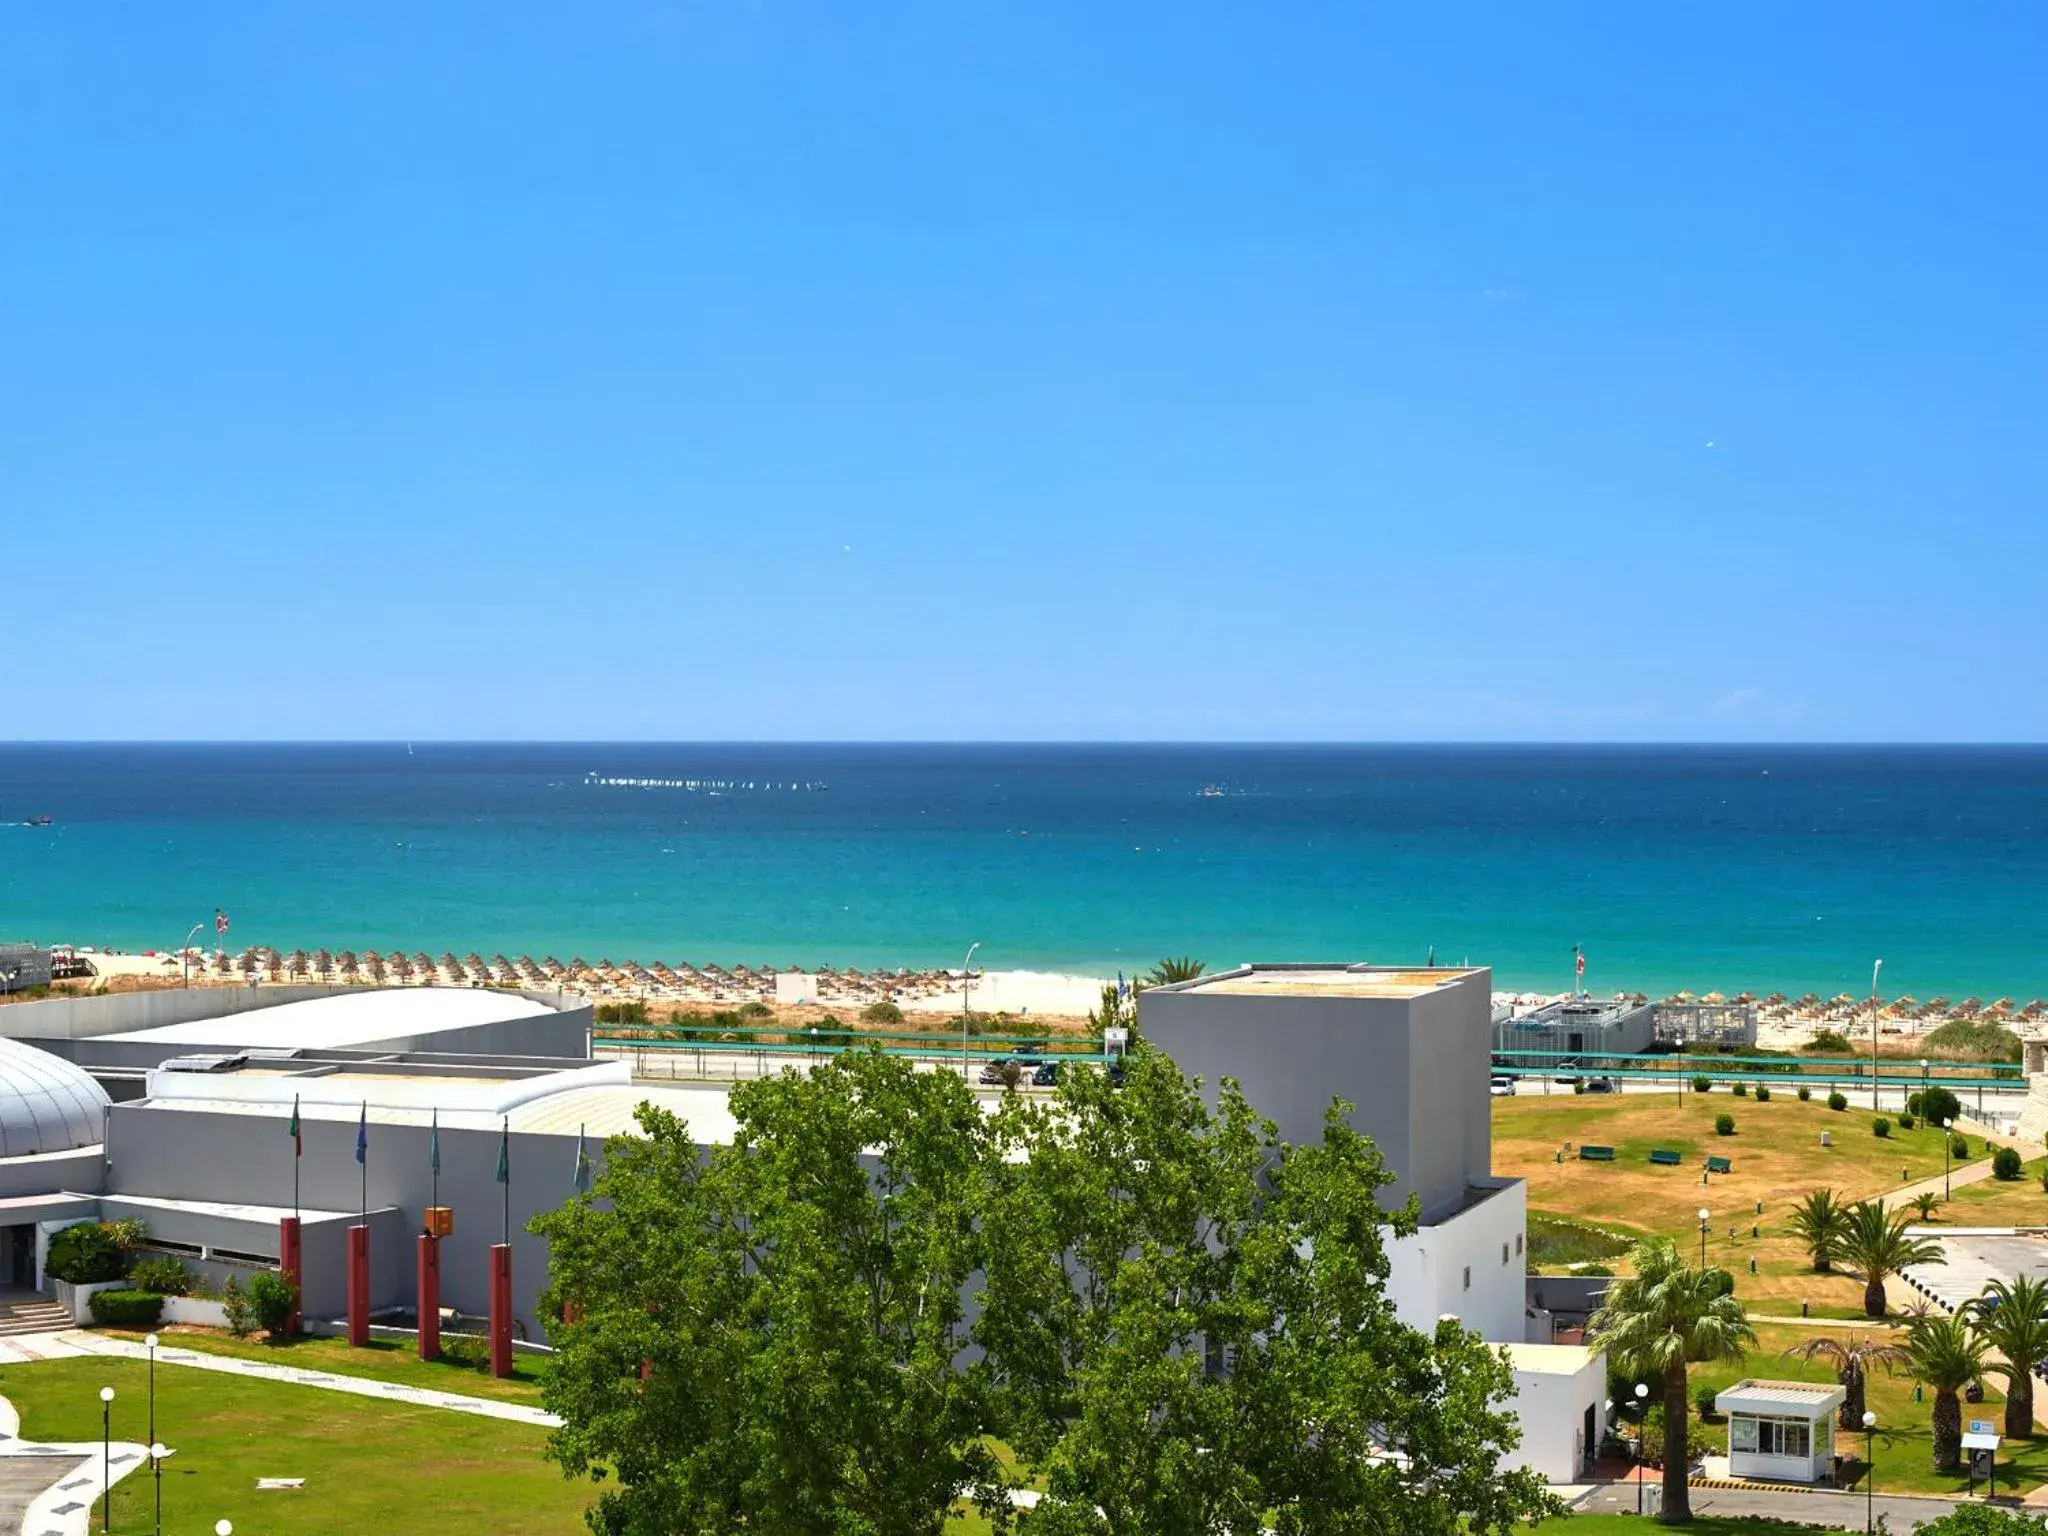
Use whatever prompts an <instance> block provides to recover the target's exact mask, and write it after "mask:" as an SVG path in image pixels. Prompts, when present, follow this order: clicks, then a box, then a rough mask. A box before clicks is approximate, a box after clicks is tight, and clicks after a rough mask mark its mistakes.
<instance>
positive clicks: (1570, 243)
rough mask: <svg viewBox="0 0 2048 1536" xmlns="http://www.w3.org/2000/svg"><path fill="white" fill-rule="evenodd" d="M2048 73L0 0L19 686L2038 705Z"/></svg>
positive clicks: (50, 720) (1470, 34)
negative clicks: (61, 682)
mask: <svg viewBox="0 0 2048 1536" xmlns="http://www.w3.org/2000/svg"><path fill="white" fill-rule="evenodd" d="M2044 66H2048V12H2043V11H2042V10H2040V9H2039V8H2037V7H2032V6H2025V5H2008V6H1995V7H1994V6H1945V7H1936V8H1929V7H1925V6H1918V7H1907V6H1887V5H1875V6H1873V5H1849V4H1837V5H1826V4H1823V5H1810V6H1793V7H1785V6H1762V5H1754V6H1732V7H1731V6H1711V7H1702V6H1690V7H1672V6H1661V5H1624V4H1608V5H1566V6H1529V5H1517V4H1501V5H1498V6H1463V7H1461V6H1452V5H1412V6H1393V5H1388V6H1370V7H1368V6H1356V5H1327V6H1315V5H1311V6H1279V7H1276V6H1266V5H1248V4H1244V3H1241V0H1240V3H1232V4H1227V5H1208V4H1189V3H1186V0H1176V3H1173V4H1170V5H1169V4H1130V5H1117V6H1103V5H1064V4H1051V3H1046V0H1031V3H1029V4H1015V3H972V4H961V3H959V0H943V3H931V4H917V5H912V4H890V3H886V0H883V3H876V4H865V3H863V4H857V5H856V4H832V5H825V4H788V3H783V0H759V3H753V4H745V3H728V0H689V3H668V4H659V3H641V4H588V5H561V4H531V5H527V4H503V3H494V4H488V5H486V4H475V5H418V6H415V5H403V6H401V5H388V6H376V7H369V8H364V7H362V6H355V5H338V4H336V5H285V6H272V5H256V4H249V5H243V6H219V5H206V4H199V3H187V4H180V5H175V6H155V7H150V6H138V7H125V8H114V7H103V6H90V5H72V4H61V3H54V0H51V3H41V4H30V3H27V0H0V101H4V102H5V103H6V107H5V109H4V111H0V527H4V529H5V539H4V548H5V550H6V554H7V557H8V560H9V563H10V565H11V566H12V567H13V570H12V572H11V579H10V581H9V583H8V586H7V590H6V593H5V596H4V599H0V636H4V638H5V640H6V642H7V643H6V651H7V654H8V657H9V660H10V663H11V666H10V671H11V672H12V673H13V674H14V675H15V677H16V684H15V685H14V686H13V687H12V688H11V689H10V692H11V693H12V694H13V696H14V697H15V698H16V700H17V710H18V708H19V704H20V701H21V699H22V697H23V695H22V693H21V692H20V686H21V682H22V679H23V678H24V677H26V678H28V679H32V680H33V681H34V683H36V684H37V685H52V684H55V683H57V682H58V681H59V680H65V681H68V682H69V683H70V684H71V685H72V686H73V688H74V689H75V691H76V695H77V698H78V704H77V705H76V707H75V708H72V709H67V710H65V711H63V712H61V713H50V714H44V713H41V712H39V711H37V710H31V711H29V712H28V713H27V714H26V715H24V714H22V713H20V712H17V713H15V714H14V715H13V716H12V718H11V719H10V721H9V723H8V725H7V726H6V727H4V729H5V730H6V731H8V732H9V733H12V734H20V735H36V736H72V737H82V736H112V737H130V738H156V737H194V736H208V737H223V736H225V737H241V736H255V737H284V738H303V737H386V738H397V737H418V738H444V737H446V738H455V737H486V738H497V737H556V736H560V737H577V738H589V737H653V738H712V737H717V738H728V737H738V738H745V737H808V738H825V737H847V738H855V737H861V738H866V737H884V738H887V737H912V738H928V739H930V738H951V737H967V738H991V737H994V738H1002V737H1014V738H1278V739H1297V740H1301V739H1321V738H1340V739H1377V738H1424V739H1491V738H1502V739H1532V738H1533V739H1646V738H1647V739H1665V740H1690V739H1731V738H1733V739H1811V740H1837V739H1881V740H1980V739H1992V740H2042V739H2048V668H2044V666H2043V661H2044V658H2048V619H2044V614H2048V512H2044V506H2043V497H2044V491H2048V475H2044V462H2048V461H2044V454H2048V440H2044V435H2043V433H2044V426H2048V323H2044V322H2048V278H2044V273H2043V267H2042V262H2043V253H2044V251H2048V227H2044V226H2048V211H2044V210H2048V200H2044V198H2043V195H2042V189H2043V187H2044V186H2048V164H2044V161H2048V89H2044V84H2043V82H2044V78H2048V67H2044ZM1709 445H1711V446H1709ZM43 697H44V699H45V701H47V699H48V694H47V693H45V694H44V696H43Z"/></svg>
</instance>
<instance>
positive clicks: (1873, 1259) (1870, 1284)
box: [1837, 1200, 1943, 1317]
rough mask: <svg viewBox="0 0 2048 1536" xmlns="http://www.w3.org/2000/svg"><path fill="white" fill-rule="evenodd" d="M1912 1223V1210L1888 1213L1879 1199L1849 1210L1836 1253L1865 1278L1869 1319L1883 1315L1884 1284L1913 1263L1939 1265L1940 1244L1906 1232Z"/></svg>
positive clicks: (1864, 1291) (1864, 1301) (1864, 1300)
mask: <svg viewBox="0 0 2048 1536" xmlns="http://www.w3.org/2000/svg"><path fill="white" fill-rule="evenodd" d="M1912 1224H1913V1213H1912V1212H1911V1211H1899V1212H1896V1213H1887V1212H1886V1210H1885V1208H1884V1205H1883V1204H1882V1203H1881V1202H1879V1201H1876V1200H1859V1201H1857V1202H1856V1203H1855V1204H1854V1205H1852V1206H1850V1207H1849V1224H1848V1226H1847V1228H1845V1229H1844V1231H1843V1234H1842V1241H1841V1244H1840V1247H1839V1249H1838V1251H1837V1257H1839V1258H1840V1259H1841V1260H1842V1262H1843V1263H1845V1264H1847V1265H1848V1266H1849V1267H1850V1268H1851V1269H1853V1270H1855V1271H1856V1273H1857V1274H1859V1275H1861V1276H1862V1277H1863V1311H1864V1314H1865V1315H1866V1316H1869V1317H1883V1316H1884V1282H1885V1277H1886V1276H1887V1275H1896V1274H1897V1273H1898V1272H1899V1271H1900V1270H1902V1269H1904V1268H1906V1267H1907V1266H1908V1265H1910V1264H1940V1263H1942V1262H1943V1259H1942V1256H1941V1244H1939V1243H1938V1242H1936V1241H1935V1240H1934V1239H1933V1238H1931V1237H1912V1236H1909V1235H1908V1234H1907V1232H1906V1229H1907V1228H1908V1227H1909V1226H1911V1225H1912Z"/></svg>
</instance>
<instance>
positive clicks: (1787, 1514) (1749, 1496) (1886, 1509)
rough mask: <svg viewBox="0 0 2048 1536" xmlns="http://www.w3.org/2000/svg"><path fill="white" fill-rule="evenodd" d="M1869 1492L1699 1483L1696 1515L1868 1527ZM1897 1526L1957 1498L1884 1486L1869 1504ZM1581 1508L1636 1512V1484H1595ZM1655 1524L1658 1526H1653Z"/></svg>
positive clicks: (1919, 1521)
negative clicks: (1890, 1489)
mask: <svg viewBox="0 0 2048 1536" xmlns="http://www.w3.org/2000/svg"><path fill="white" fill-rule="evenodd" d="M1865 1499H1866V1495H1865V1494H1863V1493H1860V1492H1858V1493H1832V1492H1827V1493H1792V1492H1786V1493H1780V1492H1778V1491H1777V1490H1776V1489H1771V1488H1695V1489H1693V1490H1692V1512H1693V1513H1694V1514H1695V1515H1764V1516H1768V1517H1769V1518H1771V1519H1774V1520H1796V1521H1798V1522H1799V1523H1800V1524H1802V1525H1823V1526H1828V1527H1830V1528H1832V1529H1835V1530H1842V1531H1860V1530H1863V1529H1864V1528H1865V1526H1864V1520H1865V1518H1866V1504H1865ZM1869 1507H1872V1508H1874V1509H1875V1511H1876V1513H1877V1514H1878V1515H1880V1516H1882V1517H1883V1518H1884V1519H1885V1520H1886V1522H1888V1524H1889V1525H1890V1527H1891V1529H1892V1530H1894V1531H1897V1532H1902V1533H1903V1532H1906V1531H1910V1530H1912V1529H1913V1528H1914V1527H1915V1526H1918V1525H1923V1524H1925V1523H1926V1522H1928V1521H1930V1520H1939V1519H1940V1518H1941V1517H1942V1516H1943V1515H1946V1514H1948V1513H1949V1512H1950V1511H1952V1510H1953V1509H1954V1508H1955V1507H1956V1501H1955V1500H1953V1499H1928V1498H1916V1497H1912V1496H1910V1495H1905V1494H1886V1493H1884V1492H1882V1491H1880V1492H1879V1493H1878V1495H1877V1498H1876V1500H1875V1502H1874V1505H1872V1506H1869ZM1572 1508H1573V1510H1574V1511H1576V1512H1578V1513H1580V1514H1606V1515H1614V1514H1631V1515H1632V1514H1634V1513H1635V1510H1636V1489H1635V1484H1634V1483H1632V1482H1630V1483H1609V1484H1607V1485H1606V1486H1604V1487H1601V1488H1597V1489H1595V1490H1594V1491H1593V1492H1592V1493H1590V1494H1587V1495H1586V1496H1585V1497H1584V1498H1582V1499H1580V1500H1578V1501H1577V1502H1576V1503H1574V1504H1573V1505H1572ZM1653 1529H1654V1527H1653Z"/></svg>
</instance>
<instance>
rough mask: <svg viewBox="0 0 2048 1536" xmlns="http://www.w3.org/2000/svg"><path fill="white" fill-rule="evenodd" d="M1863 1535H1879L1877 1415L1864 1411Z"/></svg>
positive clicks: (1867, 1410)
mask: <svg viewBox="0 0 2048 1536" xmlns="http://www.w3.org/2000/svg"><path fill="white" fill-rule="evenodd" d="M1863 1536H1877V1415H1876V1414H1874V1413H1872V1412H1871V1411H1870V1410H1869V1409H1867V1408H1866V1409H1865V1410H1864V1411H1863Z"/></svg>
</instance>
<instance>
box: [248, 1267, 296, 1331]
mask: <svg viewBox="0 0 2048 1536" xmlns="http://www.w3.org/2000/svg"><path fill="white" fill-rule="evenodd" d="M298 1297H299V1292H298V1287H297V1286H295V1285H293V1284H292V1283H291V1281H289V1280H287V1279H285V1277H284V1276H283V1275H281V1274H279V1273H278V1272H277V1271H276V1270H274V1269H259V1270H257V1271H256V1273H255V1274H253V1275H251V1276H250V1277H249V1308H250V1310H251V1311H252V1312H253V1313H255V1316H256V1323H257V1326H258V1327H260V1328H262V1330H263V1331H264V1332H265V1333H267V1334H269V1335H270V1337H271V1338H272V1339H282V1338H283V1337H284V1336H285V1333H284V1331H285V1328H286V1326H287V1325H288V1324H289V1323H290V1322H291V1320H292V1303H293V1302H295V1301H297V1300H298Z"/></svg>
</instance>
